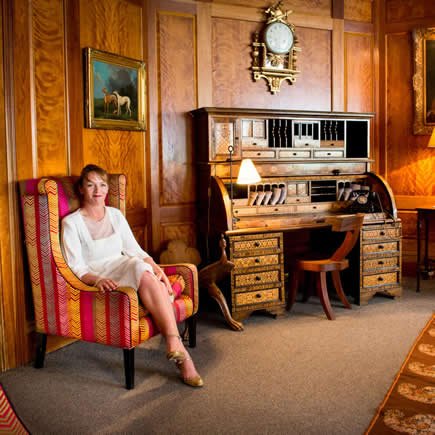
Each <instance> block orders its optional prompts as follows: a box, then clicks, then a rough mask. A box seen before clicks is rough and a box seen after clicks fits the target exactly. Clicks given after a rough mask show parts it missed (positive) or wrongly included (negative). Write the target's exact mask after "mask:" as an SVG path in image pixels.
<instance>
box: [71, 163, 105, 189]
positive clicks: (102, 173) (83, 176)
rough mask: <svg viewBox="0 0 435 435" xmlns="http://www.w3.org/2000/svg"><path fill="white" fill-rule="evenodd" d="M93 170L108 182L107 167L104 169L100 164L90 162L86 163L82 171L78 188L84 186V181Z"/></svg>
mask: <svg viewBox="0 0 435 435" xmlns="http://www.w3.org/2000/svg"><path fill="white" fill-rule="evenodd" d="M91 172H95V173H96V174H98V175H99V176H100V177H101V178H102V179H103V180H104V181H106V182H107V181H108V179H109V177H108V174H107V171H106V170H105V169H103V168H102V167H100V166H97V165H94V164H92V163H90V164H89V165H86V166H85V167H84V168H83V169H82V172H81V173H80V178H79V179H78V181H77V187H78V188H80V187H83V183H84V182H85V180H86V179H87V178H88V175H89V174H90V173H91Z"/></svg>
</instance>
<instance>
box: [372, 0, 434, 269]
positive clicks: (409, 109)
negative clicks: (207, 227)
mask: <svg viewBox="0 0 435 435" xmlns="http://www.w3.org/2000/svg"><path fill="white" fill-rule="evenodd" d="M382 5H383V6H384V7H385V10H384V17H385V22H384V23H382V24H381V25H382V28H383V31H384V32H385V37H384V38H382V39H380V44H383V47H382V46H381V50H382V49H384V52H385V71H381V74H380V79H381V86H380V87H381V89H384V94H383V95H384V98H385V106H384V107H385V108H386V109H385V110H386V113H385V125H383V126H382V128H381V130H383V131H385V135H384V136H381V137H380V144H379V146H380V149H381V152H382V156H383V158H384V161H385V176H386V178H387V180H388V181H389V183H390V185H391V187H392V189H393V192H394V193H395V195H396V202H397V207H398V209H399V216H400V217H401V218H402V220H403V237H404V238H403V262H402V264H403V267H404V273H405V274H412V275H414V274H415V262H416V255H417V253H416V212H415V208H416V207H419V206H432V205H433V204H435V187H434V186H435V151H434V150H433V149H429V148H427V143H428V141H429V136H424V135H414V134H413V117H414V94H413V88H412V78H413V74H414V63H413V62H414V59H413V42H412V29H413V28H418V27H435V9H434V8H433V2H432V1H430V0H414V1H412V2H410V1H406V0H386V1H385V2H383V4H382ZM431 239H432V240H434V241H435V237H434V234H431ZM432 244H434V243H432ZM432 248H434V246H432Z"/></svg>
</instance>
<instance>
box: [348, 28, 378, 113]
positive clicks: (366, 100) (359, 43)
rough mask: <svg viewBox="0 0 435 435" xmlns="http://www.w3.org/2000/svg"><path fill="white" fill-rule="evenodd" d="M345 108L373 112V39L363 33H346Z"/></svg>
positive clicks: (353, 110) (350, 110) (351, 110)
mask: <svg viewBox="0 0 435 435" xmlns="http://www.w3.org/2000/svg"><path fill="white" fill-rule="evenodd" d="M344 50H345V61H344V64H345V110H346V111H349V112H372V111H373V110H374V88H373V73H374V65H373V39H372V35H367V34H362V33H346V34H345V49H344Z"/></svg>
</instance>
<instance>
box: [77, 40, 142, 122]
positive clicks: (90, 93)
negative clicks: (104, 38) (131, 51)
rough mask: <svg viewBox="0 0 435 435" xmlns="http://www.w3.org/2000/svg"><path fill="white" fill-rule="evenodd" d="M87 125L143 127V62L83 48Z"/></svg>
mask: <svg viewBox="0 0 435 435" xmlns="http://www.w3.org/2000/svg"><path fill="white" fill-rule="evenodd" d="M84 54H85V65H86V77H85V82H86V83H85V88H86V89H85V100H86V102H85V118H86V127H87V128H102V129H110V130H145V129H146V106H145V104H146V103H145V101H146V98H145V95H146V93H145V92H146V90H145V63H144V62H142V61H140V60H135V59H130V58H128V57H123V56H119V55H117V54H113V53H107V52H105V51H101V50H96V49H94V48H90V47H87V48H85V49H84Z"/></svg>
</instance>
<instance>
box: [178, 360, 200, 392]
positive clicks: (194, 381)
mask: <svg viewBox="0 0 435 435" xmlns="http://www.w3.org/2000/svg"><path fill="white" fill-rule="evenodd" d="M186 361H192V358H184V360H183V361H180V362H177V363H176V364H177V367H178V369H179V370H181V366H182V365H183V364H184V363H185V362H186ZM181 380H182V381H183V382H184V383H185V384H186V385H189V386H190V387H194V388H198V387H202V386H203V385H204V381H203V380H202V378H201V376H199V375H197V376H194V377H193V378H184V377H183V376H181Z"/></svg>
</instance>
